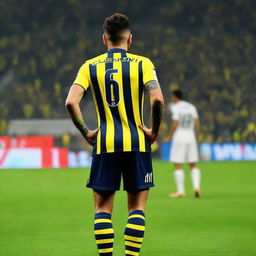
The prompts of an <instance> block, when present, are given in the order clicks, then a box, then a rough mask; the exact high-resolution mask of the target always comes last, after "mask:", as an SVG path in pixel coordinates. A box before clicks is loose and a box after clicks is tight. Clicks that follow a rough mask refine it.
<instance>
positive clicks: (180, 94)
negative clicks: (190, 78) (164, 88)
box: [172, 89, 183, 99]
mask: <svg viewBox="0 0 256 256" xmlns="http://www.w3.org/2000/svg"><path fill="white" fill-rule="evenodd" d="M172 94H173V95H174V96H175V97H176V98H178V99H183V93H182V91H181V90H180V89H176V90H173V91H172Z"/></svg>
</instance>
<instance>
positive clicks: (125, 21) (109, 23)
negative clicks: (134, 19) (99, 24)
mask: <svg viewBox="0 0 256 256" xmlns="http://www.w3.org/2000/svg"><path fill="white" fill-rule="evenodd" d="M103 30H104V32H105V33H107V34H108V35H109V40H110V41H111V42H112V43H113V44H117V43H119V42H120V41H121V40H122V39H124V38H123V36H122V32H123V31H125V30H130V20H129V18H128V17H127V16H125V15H124V14H121V13H114V14H113V15H111V16H109V17H107V18H106V19H105V21H104V23H103Z"/></svg>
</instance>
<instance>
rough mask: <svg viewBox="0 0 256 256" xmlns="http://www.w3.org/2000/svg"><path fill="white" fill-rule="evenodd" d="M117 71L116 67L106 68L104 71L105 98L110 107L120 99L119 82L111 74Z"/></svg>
mask: <svg viewBox="0 0 256 256" xmlns="http://www.w3.org/2000/svg"><path fill="white" fill-rule="evenodd" d="M117 72H118V69H108V70H107V71H106V73H105V93H106V100H107V103H108V105H109V106H110V107H116V106H117V105H118V103H119V101H120V94H119V84H118V82H117V81H116V80H114V79H113V74H115V73H117Z"/></svg>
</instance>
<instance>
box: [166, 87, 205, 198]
mask: <svg viewBox="0 0 256 256" xmlns="http://www.w3.org/2000/svg"><path fill="white" fill-rule="evenodd" d="M182 98H183V93H182V91H181V90H179V89H177V90H174V91H173V92H172V102H173V104H171V105H170V106H171V107H170V110H171V113H172V119H173V123H172V125H171V129H170V132H169V134H168V136H167V137H166V138H165V139H164V141H170V140H171V139H172V147H171V152H170V161H171V162H172V163H174V169H175V170H174V178H175V181H176V185H177V192H175V193H171V194H169V196H170V197H183V196H185V190H184V171H183V169H182V164H184V163H189V166H190V170H191V178H192V183H193V188H194V193H195V196H196V197H200V194H201V192H200V178H201V172H200V169H199V168H198V167H197V162H198V160H199V157H198V146H197V140H196V133H198V130H199V116H198V112H197V110H196V107H195V106H194V105H192V104H191V103H189V102H186V101H184V100H182Z"/></svg>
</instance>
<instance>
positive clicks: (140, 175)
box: [87, 151, 154, 191]
mask: <svg viewBox="0 0 256 256" xmlns="http://www.w3.org/2000/svg"><path fill="white" fill-rule="evenodd" d="M121 176H123V184H124V190H127V191H138V190H144V189H148V188H150V187H154V182H153V169H152V160H151V152H135V151H134V152H116V153H105V154H100V155H94V156H93V159H92V166H91V173H90V177H89V180H88V182H87V187H89V188H93V189H94V190H110V191H111V190H113V191H115V190H119V189H120V183H121Z"/></svg>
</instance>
